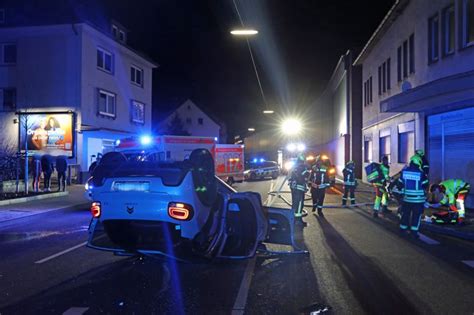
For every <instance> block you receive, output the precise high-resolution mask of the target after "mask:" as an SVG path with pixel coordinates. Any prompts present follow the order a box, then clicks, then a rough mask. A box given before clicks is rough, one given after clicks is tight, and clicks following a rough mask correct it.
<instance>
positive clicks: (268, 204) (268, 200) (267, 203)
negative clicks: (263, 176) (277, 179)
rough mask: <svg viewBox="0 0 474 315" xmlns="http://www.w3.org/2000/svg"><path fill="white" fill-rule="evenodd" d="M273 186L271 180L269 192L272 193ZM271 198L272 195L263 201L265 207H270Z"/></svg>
mask: <svg viewBox="0 0 474 315" xmlns="http://www.w3.org/2000/svg"><path fill="white" fill-rule="evenodd" d="M273 184H274V182H273V180H272V181H271V183H270V190H269V191H273ZM271 198H272V195H268V196H267V200H265V205H266V206H270V199H271Z"/></svg>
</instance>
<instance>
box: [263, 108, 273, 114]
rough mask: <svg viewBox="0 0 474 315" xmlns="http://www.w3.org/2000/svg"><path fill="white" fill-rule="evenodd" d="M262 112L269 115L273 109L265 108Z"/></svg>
mask: <svg viewBox="0 0 474 315" xmlns="http://www.w3.org/2000/svg"><path fill="white" fill-rule="evenodd" d="M263 113H264V114H266V115H270V114H273V113H275V111H273V110H271V109H266V110H264V111H263Z"/></svg>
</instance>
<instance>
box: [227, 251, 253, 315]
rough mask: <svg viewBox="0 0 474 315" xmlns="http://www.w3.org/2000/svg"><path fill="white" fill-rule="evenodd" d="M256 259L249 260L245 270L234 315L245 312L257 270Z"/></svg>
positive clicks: (233, 310) (240, 314) (233, 309)
mask: <svg viewBox="0 0 474 315" xmlns="http://www.w3.org/2000/svg"><path fill="white" fill-rule="evenodd" d="M256 261H257V258H256V257H253V258H252V259H250V260H249V262H248V264H247V267H246V268H245V273H244V277H243V278H242V282H241V283H240V288H239V293H238V294H237V298H236V299H235V302H234V307H233V308H232V315H242V314H244V312H245V305H246V304H247V297H248V294H249V289H250V284H251V282H252V277H253V271H254V269H255V263H256Z"/></svg>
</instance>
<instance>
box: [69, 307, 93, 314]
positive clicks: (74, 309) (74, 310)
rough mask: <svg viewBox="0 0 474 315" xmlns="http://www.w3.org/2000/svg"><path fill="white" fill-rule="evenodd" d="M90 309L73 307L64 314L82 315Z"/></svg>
mask: <svg viewBox="0 0 474 315" xmlns="http://www.w3.org/2000/svg"><path fill="white" fill-rule="evenodd" d="M88 309H89V308H88V307H71V308H70V309H68V310H67V311H65V312H64V313H63V315H81V314H84V313H85V312H87V310H88Z"/></svg>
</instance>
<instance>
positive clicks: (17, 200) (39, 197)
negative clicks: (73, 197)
mask: <svg viewBox="0 0 474 315" xmlns="http://www.w3.org/2000/svg"><path fill="white" fill-rule="evenodd" d="M67 195H69V192H68V191H60V192H55V193H50V194H43V195H37V196H31V197H21V198H15V199H9V200H0V206H8V205H13V204H18V203H25V202H28V201H33V200H43V199H50V198H57V197H64V196H67Z"/></svg>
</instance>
